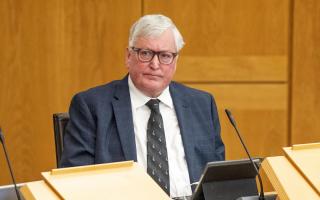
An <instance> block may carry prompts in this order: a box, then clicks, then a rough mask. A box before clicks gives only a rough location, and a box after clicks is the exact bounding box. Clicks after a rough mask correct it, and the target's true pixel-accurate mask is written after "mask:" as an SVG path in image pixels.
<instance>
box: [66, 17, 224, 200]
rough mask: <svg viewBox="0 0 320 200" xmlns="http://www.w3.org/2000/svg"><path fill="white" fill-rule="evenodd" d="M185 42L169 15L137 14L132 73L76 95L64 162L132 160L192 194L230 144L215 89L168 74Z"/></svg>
mask: <svg viewBox="0 0 320 200" xmlns="http://www.w3.org/2000/svg"><path fill="white" fill-rule="evenodd" d="M183 45H184V42H183V38H182V36H181V34H180V32H179V31H178V29H177V28H176V26H175V25H174V24H173V23H172V21H171V20H170V19H169V18H167V17H165V16H163V15H146V16H144V17H142V18H140V19H139V20H138V21H137V22H136V23H135V24H134V25H133V26H132V28H131V30H130V36H129V47H128V48H127V55H126V66H127V68H128V72H129V74H128V75H127V76H126V77H125V78H124V79H122V80H117V81H113V82H111V83H108V84H106V85H102V86H99V87H96V88H92V89H89V90H87V91H85V92H81V93H79V94H77V95H75V96H74V98H73V100H72V102H71V106H70V110H69V114H70V122H69V124H68V125H67V128H66V133H65V136H64V151H63V155H62V159H61V167H69V166H78V165H89V164H96V163H107V162H116V161H124V160H134V161H137V162H138V163H139V164H141V165H142V166H143V167H144V168H145V169H146V171H147V172H148V174H149V175H150V176H151V177H152V178H153V179H154V180H155V181H156V182H157V183H158V184H159V185H160V186H161V187H162V189H163V190H164V191H165V192H167V194H168V195H170V196H171V197H178V196H188V195H191V194H192V191H191V187H190V184H192V183H194V182H197V181H198V180H199V178H200V175H201V173H202V170H203V169H204V166H205V165H206V163H207V162H210V161H217V160H224V158H225V155H224V154H225V150H224V145H223V142H222V140H221V137H220V124H219V119H218V113H217V108H216V105H215V101H214V99H213V97H212V95H210V94H209V93H206V92H203V91H199V90H196V89H192V88H188V87H186V86H184V85H181V84H178V83H176V82H173V81H171V80H172V78H173V75H174V73H175V71H176V64H177V60H178V54H179V51H180V50H181V48H182V47H183ZM150 100H151V101H150Z"/></svg>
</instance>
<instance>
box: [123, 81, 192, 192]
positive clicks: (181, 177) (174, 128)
mask: <svg viewBox="0 0 320 200" xmlns="http://www.w3.org/2000/svg"><path fill="white" fill-rule="evenodd" d="M128 84H129V91H130V98H131V106H132V117H133V125H134V133H135V142H136V148H137V159H138V163H139V164H140V165H142V166H143V167H144V169H145V170H146V171H147V124H148V119H149V117H150V112H151V111H150V109H149V108H148V107H147V106H146V105H145V104H146V103H147V102H148V101H149V100H150V99H151V98H150V97H147V96H146V95H144V94H143V93H142V92H140V91H139V90H138V89H137V88H136V87H135V86H134V84H133V82H132V80H131V78H130V76H129V78H128ZM158 99H159V100H160V101H161V102H160V106H159V107H160V112H161V115H162V118H163V124H164V132H165V136H166V144H167V152H168V161H169V176H170V196H171V197H181V196H189V195H191V194H192V191H191V187H190V179H189V172H188V166H187V162H186V159H185V152H184V148H183V143H182V139H181V134H180V128H179V124H178V119H177V115H176V112H175V109H174V105H173V102H172V98H171V95H170V92H169V87H167V88H166V89H165V90H164V91H163V92H162V94H161V95H160V96H159V97H158Z"/></svg>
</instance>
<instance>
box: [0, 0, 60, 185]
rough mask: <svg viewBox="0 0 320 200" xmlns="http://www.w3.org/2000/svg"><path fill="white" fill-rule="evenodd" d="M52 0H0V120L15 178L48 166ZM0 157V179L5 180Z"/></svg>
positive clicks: (54, 60) (54, 37) (54, 33)
mask: <svg viewBox="0 0 320 200" xmlns="http://www.w3.org/2000/svg"><path fill="white" fill-rule="evenodd" d="M58 8H59V5H58V2H57V1H31V2H30V1H11V0H3V1H0V9H1V11H0V13H1V17H0V18H1V25H0V26H1V34H3V35H2V36H3V37H2V36H1V37H0V43H1V46H2V47H4V48H0V55H1V58H0V73H1V80H0V93H1V94H0V96H1V98H0V123H1V126H2V128H3V131H4V133H5V136H6V143H7V148H8V151H9V154H10V158H11V161H12V165H13V169H14V171H15V175H16V177H17V181H18V182H22V181H27V180H34V179H35V178H36V177H40V174H39V172H40V171H43V170H47V169H50V168H51V167H52V166H54V145H53V140H52V139H53V137H52V136H53V135H52V131H51V130H52V125H51V120H50V118H51V113H50V112H49V111H51V108H52V103H53V101H52V99H53V97H54V93H53V91H52V89H53V88H54V83H53V82H52V79H53V77H54V74H53V70H54V69H55V68H56V67H57V66H58V61H59V59H58V58H59V57H58V52H59V49H58V47H57V45H56V43H57V42H58V33H59V32H58V26H59V16H58V13H59V12H58ZM2 155H3V154H2V150H1V157H0V166H1V173H0V184H4V183H10V182H11V180H10V179H9V172H8V170H7V169H8V168H7V166H6V164H5V159H4V157H3V156H2Z"/></svg>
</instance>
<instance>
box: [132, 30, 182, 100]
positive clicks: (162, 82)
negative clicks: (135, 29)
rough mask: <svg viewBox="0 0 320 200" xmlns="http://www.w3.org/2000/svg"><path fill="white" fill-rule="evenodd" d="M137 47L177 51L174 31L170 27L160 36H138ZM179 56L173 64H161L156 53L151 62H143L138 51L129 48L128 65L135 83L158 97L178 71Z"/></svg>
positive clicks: (142, 89)
mask: <svg viewBox="0 0 320 200" xmlns="http://www.w3.org/2000/svg"><path fill="white" fill-rule="evenodd" d="M134 47H135V48H140V49H149V50H152V51H156V52H159V51H165V52H173V53H175V52H176V46H175V41H174V37H173V33H172V31H171V30H170V29H168V30H166V31H164V32H163V33H162V34H161V35H160V36H158V37H147V38H143V37H140V38H137V40H136V41H135V44H134ZM176 63H177V57H176V58H175V59H174V60H173V62H172V63H171V64H161V63H160V62H159V59H158V56H157V55H155V56H154V57H153V59H152V60H151V61H150V62H141V61H139V59H138V52H136V51H133V50H131V49H128V50H127V56H126V65H127V68H128V71H129V74H130V77H131V79H132V81H133V83H134V85H135V86H136V87H137V88H138V89H139V90H140V91H141V92H143V93H144V94H145V95H147V96H149V97H157V96H159V95H160V94H161V93H162V91H163V90H164V89H165V88H166V87H167V86H168V85H169V83H170V82H171V80H172V77H173V75H174V73H175V71H176Z"/></svg>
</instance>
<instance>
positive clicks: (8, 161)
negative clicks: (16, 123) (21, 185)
mask: <svg viewBox="0 0 320 200" xmlns="http://www.w3.org/2000/svg"><path fill="white" fill-rule="evenodd" d="M0 141H1V144H2V147H3V150H4V154H5V156H6V160H7V164H8V167H9V171H10V175H11V178H12V182H13V185H14V189H15V191H16V195H17V199H18V200H21V197H20V193H19V191H18V188H17V184H16V181H15V179H14V176H13V171H12V168H11V164H10V160H9V156H8V152H7V149H6V145H5V142H4V135H3V134H2V130H1V127H0Z"/></svg>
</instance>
